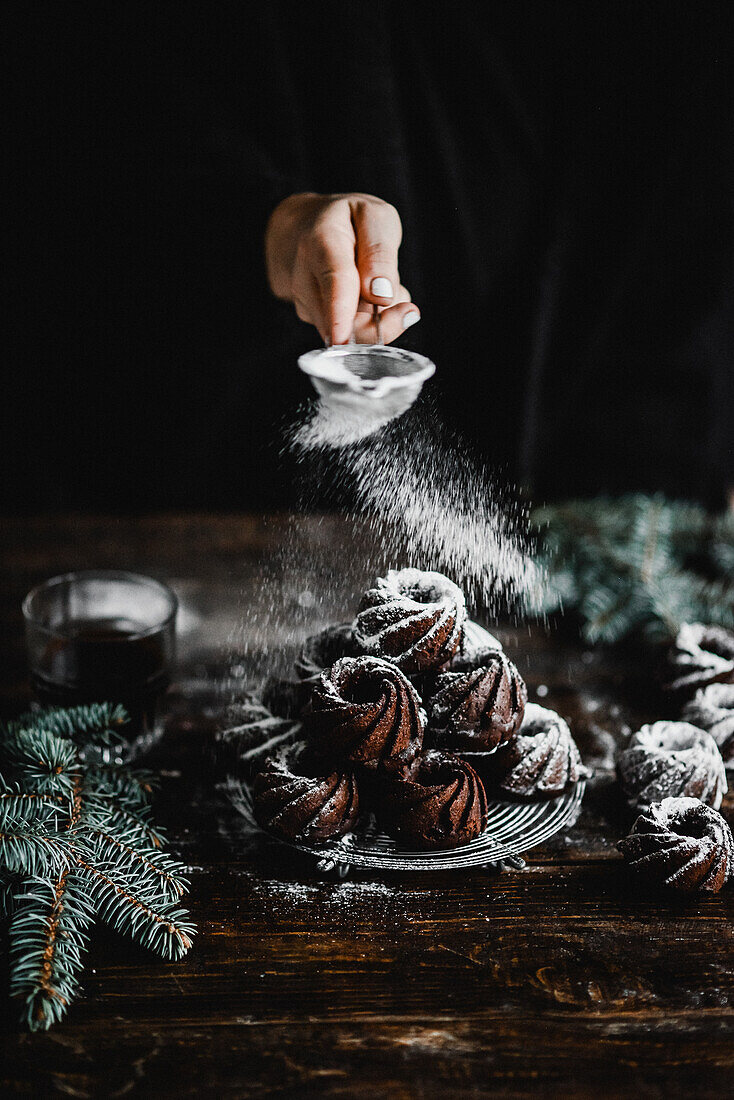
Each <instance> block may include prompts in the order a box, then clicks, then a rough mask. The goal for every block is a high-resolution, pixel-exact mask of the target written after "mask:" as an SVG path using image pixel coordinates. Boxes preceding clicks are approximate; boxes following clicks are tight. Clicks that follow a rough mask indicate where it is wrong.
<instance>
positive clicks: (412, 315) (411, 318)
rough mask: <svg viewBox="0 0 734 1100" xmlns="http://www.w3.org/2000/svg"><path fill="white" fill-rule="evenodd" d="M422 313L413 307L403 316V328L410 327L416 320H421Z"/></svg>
mask: <svg viewBox="0 0 734 1100" xmlns="http://www.w3.org/2000/svg"><path fill="white" fill-rule="evenodd" d="M420 319H421V315H420V313H418V312H417V311H416V310H415V309H411V310H410V312H409V313H406V314H405V316H404V317H403V328H410V326H411V325H414V324H415V323H416V321H420Z"/></svg>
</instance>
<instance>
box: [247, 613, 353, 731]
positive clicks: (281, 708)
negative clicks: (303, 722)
mask: <svg viewBox="0 0 734 1100" xmlns="http://www.w3.org/2000/svg"><path fill="white" fill-rule="evenodd" d="M356 654H357V650H356V648H355V645H354V636H353V634H352V624H351V623H342V624H339V625H337V626H327V627H326V628H325V629H324V630H321V631H319V633H318V634H312V635H311V636H310V637H309V638H306V640H305V642H304V643H303V646H302V648H301V651H300V653H299V654H298V656H297V657H296V660H295V672H296V674H295V676H291V677H283V676H269V677H268V678H267V680H266V681H265V684H264V685H263V688H262V698H263V702H264V703H265V705H266V706H267V707H269V709H270V710H271V711H272V712H273V714H277V715H278V716H279V717H281V718H299V717H300V715H301V712H302V711H303V708H304V707H305V706H306V705H307V704H308V702H309V700H310V698H311V692H312V691H313V686H314V684H315V683H316V681H317V680H318V678H319V676H320V675H321V673H322V672H323V670H324V669H325V668H330V667H331V665H333V664H334V662H335V661H338V660H339V658H340V657H354V656H356Z"/></svg>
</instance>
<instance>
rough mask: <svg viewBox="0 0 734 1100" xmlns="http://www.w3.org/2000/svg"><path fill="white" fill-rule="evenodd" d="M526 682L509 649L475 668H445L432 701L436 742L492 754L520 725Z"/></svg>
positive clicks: (431, 721)
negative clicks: (509, 658)
mask: <svg viewBox="0 0 734 1100" xmlns="http://www.w3.org/2000/svg"><path fill="white" fill-rule="evenodd" d="M527 701H528V691H527V688H526V687H525V681H524V680H523V678H522V676H521V675H520V673H519V672H518V671H517V669H516V667H515V665H514V664H513V663H512V661H510V660H508V659H507V657H505V655H504V653H499V652H495V653H490V654H487V656H486V663H485V664H483V665H480V666H479V667H478V668H475V669H473V670H472V671H471V672H444V673H442V674H441V675H440V676H439V677H438V679H437V680H436V687H435V691H434V694H433V696H432V698H431V699H430V702H429V719H428V729H429V731H430V735H431V741H432V743H433V744H435V745H437V746H438V747H440V748H443V749H447V750H449V751H450V752H461V751H462V750H470V751H474V752H490V751H491V750H492V749H494V748H496V747H497V745H499V744H500V743H501V742H502V741H507V740H508V738H510V737H512V735H513V734H514V733H516V732H517V730H518V729H519V728H520V724H521V722H522V719H523V715H524V713H525V704H526V703H527Z"/></svg>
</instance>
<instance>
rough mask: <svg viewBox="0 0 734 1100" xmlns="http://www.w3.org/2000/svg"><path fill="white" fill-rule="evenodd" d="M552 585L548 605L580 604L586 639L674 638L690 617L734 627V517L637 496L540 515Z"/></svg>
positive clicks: (553, 509) (589, 502) (537, 517)
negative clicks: (632, 636) (642, 635)
mask: <svg viewBox="0 0 734 1100" xmlns="http://www.w3.org/2000/svg"><path fill="white" fill-rule="evenodd" d="M533 519H534V520H535V523H536V524H537V526H538V529H539V532H540V541H541V547H542V554H543V556H544V559H545V565H546V567H547V571H548V577H549V584H548V589H547V593H546V598H545V601H544V605H543V607H542V610H543V611H544V612H546V613H548V612H551V611H555V610H558V609H564V610H575V611H577V612H578V614H579V615H580V617H581V620H582V625H581V631H582V635H583V637H584V638H585V640H586V641H588V642H591V643H595V642H606V643H612V642H617V641H619V640H620V639H622V638H624V637H627V636H629V635H631V634H635V633H642V634H644V635H645V636H647V637H648V638H657V639H663V638H671V637H673V636H674V635H675V634H676V633H677V631H678V630H679V629H680V627H681V625H682V624H683V623H684V622H705V623H716V624H719V625H721V626H728V627H732V626H734V516H732V515H731V514H725V515H721V516H711V515H709V514H708V513H707V512H706V511H705V509H703V508H701V507H699V506H698V505H695V504H690V503H687V502H681V501H670V500H667V499H666V498H665V497H663V496H661V495H657V496H644V495H642V494H634V495H630V496H626V497H620V498H619V499H616V500H614V499H608V498H595V499H592V500H581V501H570V502H568V503H566V504H561V505H554V506H549V507H547V508H543V509H539V510H537V511H536V512H535V513H534V516H533Z"/></svg>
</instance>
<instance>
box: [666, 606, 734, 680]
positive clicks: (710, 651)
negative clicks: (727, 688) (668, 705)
mask: <svg viewBox="0 0 734 1100" xmlns="http://www.w3.org/2000/svg"><path fill="white" fill-rule="evenodd" d="M668 659H669V662H670V665H671V668H672V672H673V678H672V680H671V682H670V683H669V684H668V688H669V689H670V690H671V691H675V692H687V693H692V692H693V691H695V690H697V689H698V688H701V687H706V685H707V684H732V683H734V631H731V630H726V629H725V628H724V627H723V626H706V625H705V624H704V623H684V624H683V626H682V627H681V628H680V630H679V631H678V636H677V637H676V639H675V644H674V646H673V648H672V649H671V651H670V653H669V654H668Z"/></svg>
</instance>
